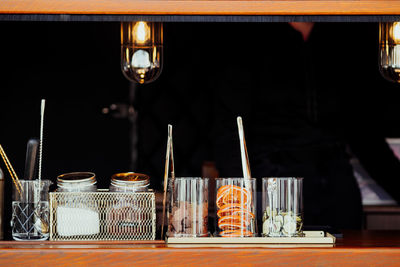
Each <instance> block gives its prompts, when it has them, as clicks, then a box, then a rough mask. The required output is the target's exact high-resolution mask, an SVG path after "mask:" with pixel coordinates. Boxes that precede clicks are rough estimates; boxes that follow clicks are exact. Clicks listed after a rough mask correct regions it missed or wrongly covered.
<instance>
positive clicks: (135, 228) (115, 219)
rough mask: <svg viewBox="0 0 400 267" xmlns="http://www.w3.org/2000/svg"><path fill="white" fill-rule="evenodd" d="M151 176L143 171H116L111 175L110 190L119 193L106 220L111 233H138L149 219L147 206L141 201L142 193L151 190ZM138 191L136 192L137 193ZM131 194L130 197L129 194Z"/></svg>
mask: <svg viewBox="0 0 400 267" xmlns="http://www.w3.org/2000/svg"><path fill="white" fill-rule="evenodd" d="M149 185H150V177H149V176H148V175H146V174H142V173H134V172H124V173H116V174H114V175H113V176H112V177H111V185H110V192H115V193H118V197H116V198H117V199H118V201H116V202H115V203H114V204H113V205H112V206H111V207H110V209H109V210H108V211H107V216H106V222H107V225H108V226H107V230H108V232H109V233H112V234H115V235H124V234H137V235H139V234H140V233H141V231H142V226H143V225H144V223H145V222H148V221H149V218H147V217H146V214H148V212H147V209H146V207H143V204H142V202H141V199H142V197H141V195H140V194H141V193H143V192H147V191H149V188H148V187H149ZM135 193H136V194H135ZM128 194H129V197H128V196H127V195H128Z"/></svg>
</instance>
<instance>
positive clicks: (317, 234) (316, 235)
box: [167, 231, 336, 244]
mask: <svg viewBox="0 0 400 267" xmlns="http://www.w3.org/2000/svg"><path fill="white" fill-rule="evenodd" d="M303 233H304V236H303V237H197V238H195V237H169V238H168V239H167V243H168V244H335V242H336V238H335V237H334V236H333V235H331V234H330V233H326V234H325V233H324V232H323V231H303Z"/></svg>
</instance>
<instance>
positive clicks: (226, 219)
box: [218, 215, 245, 226]
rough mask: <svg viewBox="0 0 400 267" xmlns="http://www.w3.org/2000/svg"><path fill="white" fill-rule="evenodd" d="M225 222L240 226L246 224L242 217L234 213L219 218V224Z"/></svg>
mask: <svg viewBox="0 0 400 267" xmlns="http://www.w3.org/2000/svg"><path fill="white" fill-rule="evenodd" d="M223 223H230V224H232V225H239V226H240V225H244V224H245V223H244V221H243V218H242V217H240V216H232V215H229V216H224V217H221V218H219V220H218V225H220V224H223Z"/></svg>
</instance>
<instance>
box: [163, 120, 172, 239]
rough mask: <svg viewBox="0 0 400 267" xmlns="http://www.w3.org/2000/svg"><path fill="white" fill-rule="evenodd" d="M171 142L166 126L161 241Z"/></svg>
mask: <svg viewBox="0 0 400 267" xmlns="http://www.w3.org/2000/svg"><path fill="white" fill-rule="evenodd" d="M171 142H172V125H170V124H168V139H167V154H166V156H165V168H164V195H163V210H162V220H161V240H162V239H163V237H164V222H165V204H166V201H167V191H168V175H169V162H170V155H171ZM172 168H173V167H172Z"/></svg>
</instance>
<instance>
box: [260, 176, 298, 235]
mask: <svg viewBox="0 0 400 267" xmlns="http://www.w3.org/2000/svg"><path fill="white" fill-rule="evenodd" d="M262 186H263V188H262V189H263V190H262V194H263V199H262V204H263V220H262V221H263V227H262V235H263V236H271V237H279V236H289V237H292V236H303V232H302V228H303V178H297V177H288V178H278V177H267V178H263V179H262Z"/></svg>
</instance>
